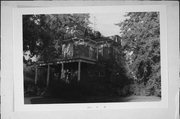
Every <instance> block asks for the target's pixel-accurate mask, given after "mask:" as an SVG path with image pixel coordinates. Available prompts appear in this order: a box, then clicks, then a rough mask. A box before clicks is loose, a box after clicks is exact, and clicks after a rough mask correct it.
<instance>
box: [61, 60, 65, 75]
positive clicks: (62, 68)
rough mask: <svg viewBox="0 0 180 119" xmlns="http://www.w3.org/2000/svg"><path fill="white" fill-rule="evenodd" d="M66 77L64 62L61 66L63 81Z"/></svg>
mask: <svg viewBox="0 0 180 119" xmlns="http://www.w3.org/2000/svg"><path fill="white" fill-rule="evenodd" d="M64 77H65V75H64V63H63V62H62V66H61V79H63V78H64Z"/></svg>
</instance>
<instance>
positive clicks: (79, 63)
mask: <svg viewBox="0 0 180 119" xmlns="http://www.w3.org/2000/svg"><path fill="white" fill-rule="evenodd" d="M80 79H81V61H79V62H78V81H80Z"/></svg>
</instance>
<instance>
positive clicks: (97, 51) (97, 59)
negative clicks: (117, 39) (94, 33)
mask: <svg viewBox="0 0 180 119" xmlns="http://www.w3.org/2000/svg"><path fill="white" fill-rule="evenodd" d="M98 52H99V51H98V48H96V59H97V60H98Z"/></svg>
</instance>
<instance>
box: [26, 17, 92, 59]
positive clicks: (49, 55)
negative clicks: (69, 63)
mask: <svg viewBox="0 0 180 119" xmlns="http://www.w3.org/2000/svg"><path fill="white" fill-rule="evenodd" d="M89 24H90V22H89V14H46V15H44V14H43V15H24V16H23V52H24V54H26V53H27V52H29V54H28V55H29V57H30V58H29V59H31V58H33V57H35V58H36V59H37V58H39V59H40V60H44V61H49V60H51V59H56V58H58V57H59V56H60V54H61V50H60V49H61V43H62V40H64V39H70V38H73V37H78V38H83V37H85V31H86V30H87V29H90V27H89V26H88V25H89ZM29 59H27V60H29ZM24 61H25V60H24Z"/></svg>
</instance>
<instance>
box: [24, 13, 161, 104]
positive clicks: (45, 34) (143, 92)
mask: <svg viewBox="0 0 180 119" xmlns="http://www.w3.org/2000/svg"><path fill="white" fill-rule="evenodd" d="M22 27H23V28H22V31H23V33H22V34H23V38H22V40H23V57H22V58H23V85H24V86H23V87H24V104H62V103H67V104H69V103H106V102H152V101H161V60H160V59H161V57H160V13H159V12H158V11H153V12H144V11H142V12H119V13H107V14H106V13H69V14H62V13H61V14H28V15H22Z"/></svg>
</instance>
